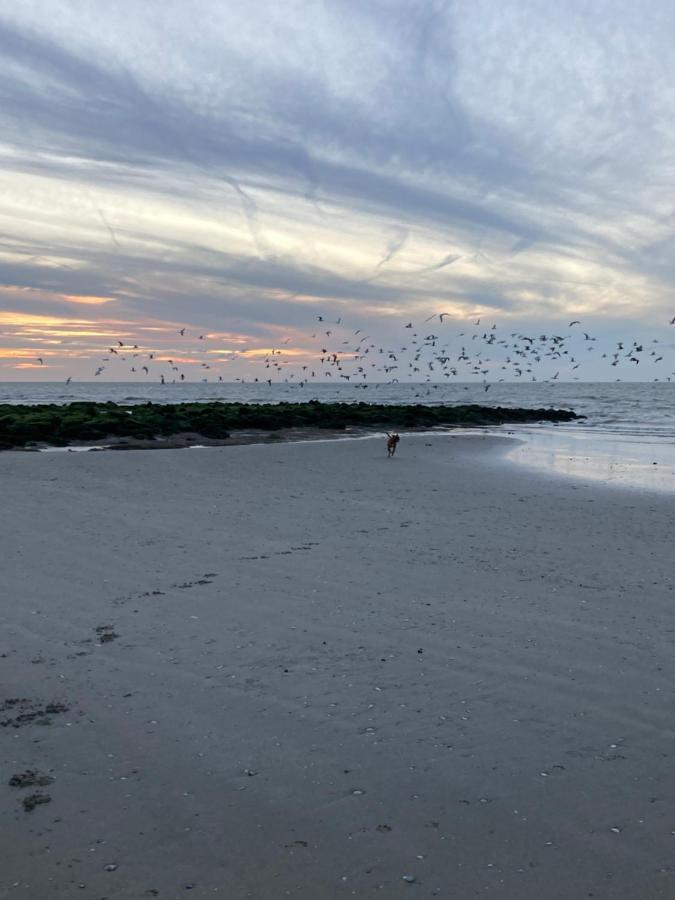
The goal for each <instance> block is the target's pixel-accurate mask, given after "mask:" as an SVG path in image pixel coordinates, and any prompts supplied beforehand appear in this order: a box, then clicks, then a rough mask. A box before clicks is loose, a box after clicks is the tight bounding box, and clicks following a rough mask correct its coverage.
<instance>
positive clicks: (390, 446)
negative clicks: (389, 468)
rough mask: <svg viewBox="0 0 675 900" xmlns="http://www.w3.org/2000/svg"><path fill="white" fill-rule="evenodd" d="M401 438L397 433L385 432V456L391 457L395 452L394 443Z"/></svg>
mask: <svg viewBox="0 0 675 900" xmlns="http://www.w3.org/2000/svg"><path fill="white" fill-rule="evenodd" d="M400 440H401V438H400V437H399V436H398V435H397V434H389V432H387V456H388V457H392V456H393V455H394V453H396V445H397V444H398V442H399V441H400Z"/></svg>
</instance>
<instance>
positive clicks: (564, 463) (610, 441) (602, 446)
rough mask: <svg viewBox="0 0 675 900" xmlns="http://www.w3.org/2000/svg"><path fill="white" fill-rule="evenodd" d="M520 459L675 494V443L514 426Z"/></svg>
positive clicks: (552, 469) (561, 471)
mask: <svg viewBox="0 0 675 900" xmlns="http://www.w3.org/2000/svg"><path fill="white" fill-rule="evenodd" d="M509 433H510V434H513V435H514V436H516V437H519V438H522V443H521V442H519V443H518V445H517V446H515V447H514V448H513V450H511V451H510V452H509V454H508V455H509V458H510V459H512V460H513V461H515V462H517V463H522V464H524V465H528V466H532V467H534V468H536V469H539V470H545V471H547V472H554V473H556V474H558V475H567V476H572V477H574V478H582V479H592V480H593V481H603V482H605V483H607V484H615V485H618V486H622V487H634V488H641V489H643V490H654V491H668V492H673V493H675V444H674V443H673V442H672V441H669V440H658V439H655V438H653V437H651V436H650V437H649V438H647V437H638V436H626V435H616V434H610V433H607V432H598V431H591V430H590V429H581V428H569V429H568V428H534V429H527V428H523V429H517V430H510V431H509Z"/></svg>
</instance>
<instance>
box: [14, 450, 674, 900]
mask: <svg viewBox="0 0 675 900" xmlns="http://www.w3.org/2000/svg"><path fill="white" fill-rule="evenodd" d="M512 446H513V442H512V440H510V439H508V438H501V437H491V436H485V435H480V434H476V435H473V436H470V435H457V436H451V435H438V436H429V435H419V436H414V437H405V438H404V440H403V441H402V442H401V445H400V447H399V450H398V452H397V455H396V457H395V458H394V459H392V460H388V459H387V458H386V453H385V449H384V444H383V442H382V440H371V439H368V440H345V441H319V442H311V443H279V444H265V445H251V446H233V447H212V448H205V449H198V450H197V449H195V450H162V451H156V452H149V451H142V450H138V451H123V452H89V453H68V452H62V453H51V454H49V453H18V452H6V453H2V454H0V477H1V478H2V485H3V497H4V515H3V516H2V519H1V524H0V536H1V540H2V544H1V546H2V558H3V562H2V591H1V599H0V610H1V612H2V619H3V623H4V627H3V629H2V632H1V634H0V679H1V681H2V693H1V694H0V710H1V712H0V722H1V723H2V725H3V727H2V728H0V757H1V758H2V778H1V781H2V784H1V786H0V793H1V796H2V803H1V804H0V810H1V812H0V816H1V817H2V821H1V823H0V846H1V850H2V859H3V861H4V864H3V871H2V876H1V880H0V896H1V897H7V898H14V897H16V898H30V900H33V898H35V900H43V898H49V900H66V898H68V900H70V898H73V897H79V896H82V897H84V898H90V900H100V898H103V897H105V898H107V900H113V898H137V897H138V898H141V897H159V898H162V900H165V898H170V900H173V898H182V897H185V896H188V897H211V896H214V895H215V896H222V897H226V898H228V900H244V898H263V900H267V898H269V900H276V898H281V897H294V898H302V900H310V898H311V900H320V898H341V897H354V896H355V897H364V898H365V897H371V896H381V897H386V898H395V900H397V898H403V897H406V898H408V897H434V896H437V897H443V898H456V900H464V898H471V897H498V898H502V900H522V898H546V900H570V898H587V897H592V898H596V900H598V898H600V900H657V898H672V897H674V896H675V868H674V865H673V853H674V848H675V816H673V811H672V796H673V791H674V789H675V769H674V768H673V737H674V735H675V731H674V723H673V706H674V704H673V693H674V688H673V685H674V684H675V656H674V655H673V642H674V636H675V631H674V629H675V613H674V611H673V601H674V599H675V598H674V595H673V581H672V579H673V561H672V560H673V548H672V534H673V521H674V510H673V503H672V495H667V494H665V493H664V494H659V493H656V492H645V491H638V490H630V489H627V488H623V487H616V486H607V485H605V484H603V483H602V482H599V481H596V482H592V481H590V480H589V481H584V480H580V479H578V478H572V477H562V476H556V475H551V474H547V473H546V472H543V471H534V470H532V469H528V468H527V467H526V466H522V465H516V464H514V463H513V462H510V461H509V460H508V459H507V456H506V455H507V452H508V451H509V450H510V449H511V448H512ZM26 771H31V772H36V773H39V774H42V775H45V776H49V778H51V779H53V781H51V782H50V783H48V784H44V785H42V786H37V787H36V786H28V787H18V786H10V785H9V784H8V782H9V780H10V778H11V776H13V775H17V774H20V773H25V772H26ZM34 795H38V797H42V798H44V797H48V798H49V801H48V802H39V801H38V802H37V805H35V808H33V809H30V810H26V809H24V803H23V800H24V799H25V798H26V797H29V796H34ZM28 805H30V804H28Z"/></svg>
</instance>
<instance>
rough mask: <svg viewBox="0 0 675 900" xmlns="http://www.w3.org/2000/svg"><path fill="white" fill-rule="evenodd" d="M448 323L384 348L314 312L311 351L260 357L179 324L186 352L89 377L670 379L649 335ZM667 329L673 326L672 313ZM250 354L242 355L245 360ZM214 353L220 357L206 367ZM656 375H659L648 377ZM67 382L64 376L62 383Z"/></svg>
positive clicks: (127, 355)
mask: <svg viewBox="0 0 675 900" xmlns="http://www.w3.org/2000/svg"><path fill="white" fill-rule="evenodd" d="M456 318H457V317H456V316H455V315H454V314H451V313H447V312H440V313H434V314H432V315H430V316H428V317H427V318H426V319H425V320H424V321H423V322H421V323H419V324H417V325H415V324H414V323H413V322H412V321H407V322H405V323H404V322H401V334H400V339H399V340H396V341H395V342H394V344H393V346H387V345H386V343H384V344H383V342H381V341H377V340H375V339H374V338H373V337H371V335H369V334H366V333H364V332H363V330H361V329H356V330H354V331H352V330H351V329H350V328H348V326H346V325H345V324H344V323H343V320H342V318H341V317H338V318H337V319H332V318H329V317H327V316H326V315H317V316H316V318H315V330H314V331H313V333H312V334H311V337H310V338H309V340H310V341H312V342H313V343H312V345H311V347H310V348H305V349H303V350H298V349H297V348H290V347H289V346H288V345H289V344H290V343H291V338H286V339H285V340H284V341H282V342H281V344H280V345H279V346H278V347H275V348H272V349H270V350H269V351H267V352H266V353H264V354H262V355H261V354H260V352H259V351H258V352H257V353H255V354H253V353H251V351H249V350H246V349H243V350H239V351H236V352H233V351H222V350H219V349H218V348H217V346H216V345H215V342H214V341H213V340H211V339H210V338H209V335H208V334H195V335H190V333H189V331H188V328H187V327H183V328H180V329H178V330H177V333H176V337H177V339H178V340H179V342H185V350H184V351H181V350H178V351H177V352H176V353H175V354H173V355H174V356H175V357H176V360H175V361H174V359H173V358H172V357H171V356H169V355H167V354H166V353H165V352H159V351H156V350H155V351H153V350H150V349H148V348H143V347H141V346H139V345H138V344H130V343H125V342H124V341H122V340H117V341H115V342H114V345H113V346H110V347H109V348H108V349H107V352H105V353H104V354H103V356H102V358H101V365H98V366H97V367H96V370H95V372H94V377H96V378H98V377H100V376H102V375H103V373H104V372H105V373H108V374H113V376H114V374H115V373H119V374H121V371H120V370H121V367H122V366H124V368H125V370H126V371H125V376H126V377H128V374H127V373H128V372H131V373H136V374H138V375H139V376H143V377H144V378H148V379H150V378H152V379H157V380H159V381H160V382H161V384H170V383H181V382H185V381H188V380H193V381H194V380H199V381H202V382H208V381H210V380H211V381H220V382H222V381H223V380H224V379H223V375H222V374H217V375H216V374H212V373H211V372H210V371H209V370H211V369H212V366H213V365H214V364H216V365H218V364H226V363H228V362H231V361H234V360H235V359H239V360H242V359H244V360H248V361H249V362H250V365H251V367H252V372H255V370H256V367H257V369H258V374H257V375H256V374H252V375H251V377H249V378H236V379H233V380H235V381H239V382H246V381H249V382H261V383H267V384H268V385H270V386H271V385H272V384H273V383H275V382H276V383H279V382H281V383H287V384H297V385H299V386H300V387H304V386H305V385H307V384H308V383H315V382H317V381H318V382H324V383H326V382H329V381H332V382H333V383H336V382H340V381H344V382H348V383H350V384H351V385H352V386H355V387H359V388H362V389H364V390H365V389H367V388H368V387H369V385H372V384H381V383H388V384H397V383H400V382H403V381H406V382H409V383H422V384H424V383H436V382H443V381H444V380H452V379H456V380H458V381H467V380H469V381H475V380H479V381H480V382H481V383H482V385H483V388H484V390H485V391H488V390H489V389H490V386H491V383H494V382H503V381H511V380H529V381H557V380H558V379H559V378H562V379H563V380H565V379H566V378H571V379H574V380H581V377H582V374H583V367H584V364H585V363H586V362H588V361H591V359H593V360H596V359H599V360H600V361H602V364H606V365H607V367H608V368H609V369H614V370H615V373H616V374H615V378H616V380H621V378H620V377H618V376H619V373H622V372H623V371H625V370H626V368H632V367H635V368H637V367H638V366H641V367H642V368H641V370H640V371H641V372H642V371H644V376H643V378H642V379H641V380H645V381H646V380H653V381H671V379H672V378H673V376H675V372H667V371H664V369H663V367H661V368H660V369H658V370H654V369H653V368H652V367H653V366H654V365H656V364H658V363H664V366H665V368H666V369H667V368H669V365H670V364H672V360H670V359H667V358H666V357H665V355H664V354H665V353H666V350H664V349H662V346H661V345H660V342H659V340H658V339H656V338H654V339H651V340H650V341H649V342H643V341H638V340H633V341H630V342H628V341H614V342H613V343H611V344H609V343H605V342H604V341H602V340H601V339H600V338H598V337H597V336H594V335H592V334H589V333H588V332H587V331H585V330H584V329H583V326H582V323H581V321H580V320H579V319H574V320H573V321H571V322H570V323H569V324H568V326H567V328H566V329H564V333H560V334H530V335H527V334H522V333H520V332H517V331H502V330H501V329H500V328H498V326H497V324H496V323H495V322H488V323H485V320H484V319H483V318H481V317H478V318H475V319H473V318H472V319H471V320H469V321H468V322H467V320H464V325H462V324H459V325H458V327H454V328H449V327H448V321H447V320H451V324H452V323H454V322H455V321H456ZM669 324H670V325H675V316H674V317H673V318H672V319H671V320H670V323H669ZM459 328H461V330H459ZM177 346H180V343H179V344H178V345H177ZM291 350H292V352H290V351H291ZM185 352H188V353H189V356H188V359H189V360H190V362H189V365H190V366H192V367H193V368H194V367H195V366H198V367H199V378H198V379H195V378H194V377H193V378H192V379H189V378H188V375H187V374H186V372H185V371H184V367H181V365H179V364H178V362H179V361H182V362H183V363H184V362H185V357H184V355H183V354H184V353H185ZM249 353H250V354H251V355H248V356H247V354H249ZM214 354H215V357H214ZM588 354H593V357H590V356H589V355H588ZM216 357H219V359H217V361H216V362H215V363H214V359H216ZM300 358H301V361H298V360H299V359H300ZM37 361H38V363H40V364H41V365H43V364H44V360H43V359H42V357H37ZM645 370H646V371H645ZM595 371H597V368H596V369H595ZM655 371H658V372H659V373H660V374H659V375H658V376H657V375H654V372H655ZM188 372H189V369H188ZM71 380H72V376H71V377H68V378H67V380H66V383H67V384H69V383H70V382H71Z"/></svg>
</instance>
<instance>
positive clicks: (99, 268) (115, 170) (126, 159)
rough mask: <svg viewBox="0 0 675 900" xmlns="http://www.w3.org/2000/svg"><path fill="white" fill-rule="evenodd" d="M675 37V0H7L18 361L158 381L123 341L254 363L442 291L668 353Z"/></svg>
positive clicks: (392, 328)
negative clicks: (114, 353)
mask: <svg viewBox="0 0 675 900" xmlns="http://www.w3.org/2000/svg"><path fill="white" fill-rule="evenodd" d="M674 37H675V5H673V4H672V3H669V2H665V0H664V2H660V0H652V2H649V3H648V4H646V5H645V4H637V3H635V2H633V0H631V2H622V0H597V2H594V3H587V2H581V0H570V2H568V3H564V4H560V3H553V2H552V0H542V2H537V0H470V2H469V0H466V2H463V0H460V2H436V0H407V2H404V0H401V2H395V0H372V2H362V0H359V2H357V0H332V2H331V0H325V2H313V0H304V2H294V0H287V2H284V3H279V2H263V0H249V2H239V0H227V2H216V0H161V2H159V0H149V2H144V3H138V2H137V0H118V2H115V3H100V2H94V0H88V2H87V0H79V2H76V0H21V2H20V3H12V4H10V3H4V4H2V5H0V60H1V63H2V73H3V74H2V79H1V80H0V380H29V379H34V378H35V379H37V378H39V379H42V380H61V379H64V378H66V377H67V376H72V377H73V378H75V379H78V380H83V379H84V380H93V378H94V373H95V371H96V369H97V368H98V367H99V366H101V365H103V366H104V367H105V373H103V375H104V377H106V378H108V379H111V380H112V379H114V380H122V379H130V380H134V379H137V378H138V377H139V375H138V374H137V373H136V374H134V373H131V371H130V368H131V367H130V366H129V365H127V364H126V363H125V364H122V363H121V362H119V361H118V360H117V359H114V358H112V359H111V358H110V356H109V348H110V347H111V346H113V347H114V346H118V347H119V344H118V343H117V342H119V341H121V342H122V343H123V344H124V345H125V347H128V346H130V345H131V346H133V345H137V353H138V354H139V356H138V359H139V365H140V364H142V361H145V362H146V363H149V362H151V363H152V365H148V368H149V370H150V371H149V372H148V375H147V376H145V375H144V373H142V372H141V373H140V375H141V377H149V378H156V377H157V372H158V371H159V370H158V369H157V366H158V365H159V364H160V363H161V362H162V361H164V360H167V359H169V358H171V359H173V360H174V361H176V362H179V363H180V366H181V367H182V369H184V371H185V372H186V373H187V375H188V378H190V379H192V378H195V379H196V378H201V377H202V376H203V375H204V372H203V371H200V369H203V366H202V363H203V361H204V360H205V359H208V360H209V364H210V369H209V378H214V377H217V375H220V376H221V377H222V378H224V379H225V380H231V379H233V378H234V377H243V376H248V375H249V373H251V372H253V371H254V370H255V367H256V366H257V365H259V364H260V360H261V359H262V358H263V357H264V356H265V354H266V353H268V352H269V350H270V348H274V347H278V346H280V345H282V346H283V347H284V353H285V354H286V355H287V357H286V358H288V359H297V360H298V362H301V361H309V360H312V359H313V358H314V357H316V353H317V346H319V344H318V343H317V341H319V343H320V338H316V339H315V338H312V337H311V335H312V334H314V333H316V323H317V321H318V318H317V317H318V316H320V315H321V316H324V317H325V318H326V319H330V320H331V321H335V322H337V319H340V320H341V323H340V326H338V327H342V328H344V329H345V334H348V335H352V334H353V333H354V331H356V330H361V331H362V332H363V331H367V332H368V333H369V334H370V335H373V339H374V340H375V341H376V342H378V343H380V344H381V345H382V346H387V347H390V346H394V347H395V346H397V345H398V344H397V342H400V341H401V340H402V338H403V337H405V335H402V333H401V331H402V328H404V326H405V324H406V323H407V322H409V321H414V322H415V323H417V322H423V321H424V319H425V318H427V317H428V316H430V315H431V314H433V313H434V312H438V311H447V312H449V313H452V318H451V317H450V316H448V318H447V319H446V320H445V322H444V323H443V327H444V328H447V329H448V332H447V333H448V335H451V333H452V329H455V330H457V331H461V330H462V329H463V328H464V327H465V325H467V324H468V323H469V322H470V321H472V320H473V318H474V317H485V318H486V319H489V320H490V321H491V322H495V323H497V324H498V326H499V328H500V329H503V331H504V333H506V332H521V333H524V334H529V333H539V332H540V331H542V330H544V331H549V332H550V331H552V330H553V331H556V330H559V329H565V328H567V325H568V323H569V321H570V320H571V319H580V320H581V321H582V325H583V327H584V328H587V329H588V331H590V332H591V333H593V334H594V335H598V336H599V340H604V339H605V338H606V341H607V345H608V347H609V345H610V344H611V343H612V342H614V343H616V342H617V341H631V340H633V338H634V337H635V338H636V339H637V340H640V341H645V342H646V341H648V340H649V341H651V340H658V341H659V342H660V346H661V347H662V349H663V355H664V360H663V362H662V363H659V364H658V366H660V368H658V367H657V368H655V369H654V370H653V371H652V370H651V369H650V370H649V372H648V373H646V372H644V367H643V369H642V370H640V371H638V372H637V373H636V372H633V371H631V372H630V373H629V374H630V376H631V377H638V376H642V377H645V378H648V377H649V378H651V377H652V375H654V376H658V377H661V378H664V377H667V376H669V375H670V374H671V373H672V371H673V370H675V352H674V350H673V344H674V342H675V328H673V327H671V326H670V325H669V321H670V320H671V319H672V318H673V316H675V298H674V293H673V288H674V287H675V54H673V52H672V45H673V38H674ZM183 328H185V334H183V335H181V334H180V333H179V331H180V330H181V329H183ZM200 336H203V337H200ZM337 337H338V334H337V331H336V335H335V339H336V338H337ZM150 353H152V354H153V358H152V360H150V359H149V354H150ZM106 356H108V361H107V362H102V361H101V360H102V359H103V357H106ZM38 360H42V362H39V361H38ZM584 374H585V375H586V376H587V377H589V378H594V377H601V378H607V379H610V378H613V377H614V372H611V371H610V370H608V369H607V367H606V366H605V367H602V366H601V365H600V364H599V363H597V364H596V363H593V364H591V363H589V365H588V367H587V368H586V369H585V370H584Z"/></svg>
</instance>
